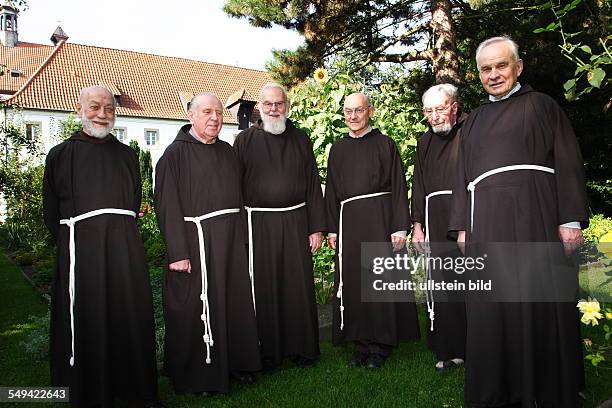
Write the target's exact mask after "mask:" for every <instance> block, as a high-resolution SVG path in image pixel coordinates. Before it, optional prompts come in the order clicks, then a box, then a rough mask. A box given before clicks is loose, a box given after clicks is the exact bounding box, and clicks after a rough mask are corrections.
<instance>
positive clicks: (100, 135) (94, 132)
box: [81, 118, 115, 139]
mask: <svg viewBox="0 0 612 408" xmlns="http://www.w3.org/2000/svg"><path fill="white" fill-rule="evenodd" d="M81 123H82V124H83V132H85V133H87V134H88V135H89V136H91V137H95V138H96V139H104V138H105V137H106V136H107V135H108V134H109V133H110V132H111V131H112V130H113V128H114V127H115V121H114V120H113V121H112V122H110V123H109V124H108V126H106V127H105V128H103V129H100V128H97V127H95V126H94V124H93V122H92V121H91V120H89V119H87V118H81Z"/></svg>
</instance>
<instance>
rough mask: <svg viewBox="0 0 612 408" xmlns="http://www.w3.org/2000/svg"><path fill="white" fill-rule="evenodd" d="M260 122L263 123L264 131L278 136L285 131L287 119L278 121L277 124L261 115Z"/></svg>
mask: <svg viewBox="0 0 612 408" xmlns="http://www.w3.org/2000/svg"><path fill="white" fill-rule="evenodd" d="M261 121H262V122H263V128H264V130H265V131H266V132H268V133H272V134H273V135H280V134H281V133H283V132H284V131H285V130H286V129H287V118H283V120H279V121H278V122H273V121H271V120H268V119H267V118H266V117H265V116H263V115H262V117H261Z"/></svg>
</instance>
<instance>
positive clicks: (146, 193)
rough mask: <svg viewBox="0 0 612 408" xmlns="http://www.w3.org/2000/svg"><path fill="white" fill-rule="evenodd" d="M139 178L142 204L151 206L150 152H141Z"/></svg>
mask: <svg viewBox="0 0 612 408" xmlns="http://www.w3.org/2000/svg"><path fill="white" fill-rule="evenodd" d="M139 162H140V178H141V181H142V202H143V203H146V204H149V205H153V162H152V161H151V152H150V151H148V150H143V151H142V152H141V153H140V158H139Z"/></svg>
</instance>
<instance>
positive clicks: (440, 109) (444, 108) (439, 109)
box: [423, 102, 454, 116]
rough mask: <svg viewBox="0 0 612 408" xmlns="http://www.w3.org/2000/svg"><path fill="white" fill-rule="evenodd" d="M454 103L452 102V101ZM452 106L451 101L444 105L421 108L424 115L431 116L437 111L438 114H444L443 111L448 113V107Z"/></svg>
mask: <svg viewBox="0 0 612 408" xmlns="http://www.w3.org/2000/svg"><path fill="white" fill-rule="evenodd" d="M453 103H454V102H453ZM452 106H453V104H452V103H450V104H448V105H446V106H436V107H435V108H433V109H432V108H423V114H424V115H425V116H433V114H434V113H437V114H438V115H444V114H445V113H448V111H449V110H450V108H451V107H452Z"/></svg>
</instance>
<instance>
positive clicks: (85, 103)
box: [77, 86, 117, 139]
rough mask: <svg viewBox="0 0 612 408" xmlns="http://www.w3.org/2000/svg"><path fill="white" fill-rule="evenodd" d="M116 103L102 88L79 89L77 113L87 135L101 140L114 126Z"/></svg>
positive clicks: (109, 93) (110, 94)
mask: <svg viewBox="0 0 612 408" xmlns="http://www.w3.org/2000/svg"><path fill="white" fill-rule="evenodd" d="M116 104H117V102H116V101H115V97H114V96H113V94H112V93H111V92H110V91H109V90H108V89H106V88H104V87H103V86H90V87H88V88H83V89H81V93H80V95H79V102H78V103H77V113H78V115H79V117H80V118H81V122H82V124H83V132H85V133H86V134H87V135H89V136H92V137H95V138H98V139H103V138H105V137H106V136H107V135H108V134H109V133H110V132H111V131H112V130H113V127H114V126H115V108H116Z"/></svg>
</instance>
